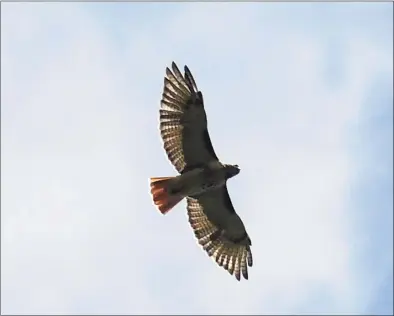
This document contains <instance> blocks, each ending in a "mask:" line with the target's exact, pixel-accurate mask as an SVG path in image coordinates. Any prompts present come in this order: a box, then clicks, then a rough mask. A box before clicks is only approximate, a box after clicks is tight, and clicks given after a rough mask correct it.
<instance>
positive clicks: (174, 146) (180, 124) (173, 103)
mask: <svg viewBox="0 0 394 316" xmlns="http://www.w3.org/2000/svg"><path fill="white" fill-rule="evenodd" d="M160 131H161V137H162V139H163V142H164V149H165V150H166V153H167V156H168V159H169V160H170V161H171V163H172V164H173V165H174V166H175V168H176V169H177V170H178V172H179V173H182V172H183V171H185V170H186V169H189V168H190V169H191V168H195V167H199V166H201V165H205V164H207V163H208V162H209V161H212V160H218V158H217V156H216V154H215V151H214V149H213V147H212V143H211V139H210V137H209V133H208V129H207V117H206V114H205V110H204V101H203V97H202V93H201V92H200V91H198V89H197V85H196V82H195V81H194V78H193V76H192V74H191V73H190V70H189V68H188V67H187V66H185V75H184V76H183V75H182V74H181V72H180V71H179V69H178V67H177V66H176V64H175V63H174V62H173V63H172V71H171V70H170V69H169V68H166V77H165V78H164V90H163V96H162V100H161V109H160Z"/></svg>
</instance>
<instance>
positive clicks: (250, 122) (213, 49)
mask: <svg viewBox="0 0 394 316" xmlns="http://www.w3.org/2000/svg"><path fill="white" fill-rule="evenodd" d="M129 5H131V4H129ZM88 8H92V7H89V6H81V5H77V4H73V5H71V4H45V5H34V6H33V5H31V4H30V5H29V4H18V5H16V4H12V5H4V6H3V12H2V48H3V55H2V78H3V80H2V84H3V82H6V83H4V86H3V87H2V90H3V91H2V104H3V107H2V134H3V137H2V153H3V155H2V202H1V203H2V258H3V260H2V302H3V304H2V312H3V313H90V314H92V313H101V314H102V313H123V314H125V313H129V314H130V313H143V314H147V313H177V314H180V313H285V312H287V313H296V312H297V311H301V310H303V311H305V310H306V311H308V312H309V313H313V312H337V313H341V312H342V313H344V312H352V313H357V312H360V310H361V309H362V306H361V305H360V303H359V302H358V300H357V298H358V296H359V295H360V293H363V289H360V288H356V285H357V284H356V283H357V282H355V281H354V278H355V275H354V273H353V272H352V271H353V268H354V267H353V266H352V264H353V263H352V261H351V258H350V255H351V249H350V248H351V247H352V244H351V242H352V238H354V236H352V235H351V232H352V229H351V228H352V227H351V225H352V223H351V219H350V218H349V213H348V210H347V208H346V207H347V205H346V189H347V186H348V185H349V183H350V182H349V181H350V176H349V174H350V173H351V171H352V162H351V160H350V159H351V157H350V156H349V152H348V149H347V147H346V146H347V137H348V126H349V122H351V121H352V120H356V119H357V115H358V113H359V110H360V107H361V105H362V102H363V98H364V91H365V89H366V87H367V86H368V85H369V82H370V80H371V78H373V77H374V76H375V75H376V74H377V73H378V72H379V71H382V70H385V69H390V68H389V67H390V66H391V67H392V64H390V62H388V63H387V62H386V61H387V60H391V59H389V58H388V57H387V56H386V55H385V54H384V53H381V52H379V51H377V50H376V49H374V47H373V46H372V45H370V43H369V42H368V41H369V39H357V38H356V39H355V40H354V41H352V42H349V44H348V46H347V47H348V50H345V53H344V54H345V57H344V58H345V60H346V62H345V63H344V64H345V65H346V69H345V70H344V72H345V78H346V80H344V82H343V85H342V86H340V87H338V88H337V89H334V90H333V89H332V88H330V87H328V86H327V85H326V83H325V81H324V78H323V76H322V72H323V68H324V62H325V61H324V45H323V39H322V38H321V37H318V36H313V32H311V33H305V34H303V33H300V30H294V31H292V26H291V24H290V23H289V24H286V23H284V22H283V21H282V22H280V23H279V22H275V16H272V17H270V14H268V13H267V12H264V17H265V19H266V20H265V22H261V21H260V18H261V16H259V14H257V13H256V12H257V11H256V10H255V9H256V6H254V7H250V8H251V9H249V8H248V7H246V6H244V7H243V8H242V9H239V8H240V7H239V6H235V5H230V4H227V5H226V6H224V5H222V6H219V5H210V6H208V5H206V6H202V5H201V6H199V5H197V4H194V5H187V6H186V5H184V6H181V7H180V8H182V9H183V10H180V11H178V13H179V14H178V15H177V14H176V13H175V14H174V16H166V17H159V16H157V18H159V19H160V18H161V19H165V20H166V21H167V22H168V23H166V24H164V25H163V26H162V25H161V24H160V23H158V22H156V24H154V27H149V26H145V27H144V29H143V31H138V30H136V29H133V28H132V27H131V26H128V25H127V23H129V22H127V23H126V24H123V25H122V24H121V22H119V25H122V27H123V30H127V32H130V38H125V39H124V40H125V41H126V39H129V41H130V44H129V45H125V47H124V50H122V51H121V50H119V48H118V47H117V46H116V45H115V44H114V39H112V38H111V36H110V34H111V33H110V31H109V30H105V29H104V27H103V26H102V25H101V24H99V22H100V21H98V20H95V19H94V16H93V15H91V14H89V13H88ZM219 8H220V12H221V14H220V15H219V16H217V15H215V14H214V12H219V11H218V10H219ZM222 8H223V9H222ZM267 8H268V7H267ZM270 10H272V8H271V9H270ZM271 12H275V11H271ZM155 16H156V15H152V16H150V18H151V19H152V20H155ZM193 16H194V18H193ZM202 21H203V22H204V23H202ZM122 23H123V22H122ZM130 23H132V22H130ZM260 23H262V24H263V27H264V26H266V27H267V28H264V29H268V30H270V32H268V31H265V32H264V31H261V30H260V28H257V26H259V25H260ZM119 25H118V26H119ZM130 25H131V24H130ZM185 25H187V26H188V27H187V28H186V29H185ZM157 27H160V33H159V34H157V33H156V31H158V30H159V29H158V28H157ZM124 32H125V33H126V31H124ZM356 35H360V34H356ZM123 36H124V34H123ZM359 51H363V54H362V55H361V54H358V52H359ZM172 59H174V60H176V61H177V62H178V63H179V64H182V63H188V65H189V66H190V68H191V69H192V71H193V72H194V73H195V76H196V78H197V81H198V82H197V83H198V85H199V87H200V88H201V89H203V92H204V97H205V100H206V103H207V105H206V107H207V111H208V114H209V120H210V133H211V137H212V139H213V143H214V146H215V148H216V150H217V153H218V155H219V156H220V157H223V160H224V161H228V160H230V161H229V162H234V163H239V164H240V165H241V168H242V172H241V174H240V176H239V177H237V178H236V179H234V180H231V182H230V184H229V188H230V191H231V192H230V193H231V196H232V198H233V203H234V206H235V207H236V209H237V210H238V212H239V214H240V215H241V217H242V218H243V220H244V222H245V224H246V226H247V228H248V230H249V233H250V235H251V237H252V242H253V254H254V258H255V266H254V267H253V268H252V269H251V272H250V280H249V281H248V282H241V283H237V282H235V281H234V279H233V278H232V277H230V276H229V275H228V274H227V273H226V272H224V271H221V270H220V269H219V268H217V267H216V266H215V264H214V263H213V262H211V260H209V259H208V258H207V257H206V255H205V254H204V253H203V252H202V251H201V249H199V246H198V245H197V243H196V242H195V240H194V237H193V234H192V231H191V229H190V228H189V227H188V223H187V221H186V216H185V213H184V212H185V211H184V210H183V206H182V207H178V208H177V209H176V210H174V211H173V212H172V213H171V214H168V215H167V216H165V217H162V216H160V215H159V214H158V212H157V211H156V210H155V209H154V207H153V206H151V197H150V196H149V190H148V186H147V178H148V177H149V176H160V175H167V174H175V173H174V172H173V171H172V167H171V166H170V165H169V163H168V162H167V161H166V158H165V156H164V153H163V149H162V148H161V143H160V140H159V134H158V131H157V129H156V126H157V115H158V113H157V112H158V100H159V98H160V90H161V85H162V80H163V79H162V77H163V75H164V67H165V66H167V65H168V64H169V63H170V61H171V60H172ZM230 65H231V67H232V69H230V70H229V69H228V67H230ZM228 109H229V111H228V112H227V110H228ZM224 111H226V116H225V117H226V119H228V122H227V123H226V124H224V123H223V122H222V120H223V113H224ZM229 126H231V127H232V128H229ZM234 144H235V145H234ZM355 284H356V285H355ZM316 293H319V294H316ZM316 296H317V297H316ZM311 297H312V298H313V299H314V300H317V301H319V300H321V302H322V303H321V304H317V303H316V302H312V301H311ZM21 302H23V303H21ZM314 304H315V305H314ZM308 306H309V308H308ZM322 306H324V307H322ZM322 308H325V309H326V310H322ZM327 309H328V310H327Z"/></svg>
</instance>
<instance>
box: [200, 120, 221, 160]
mask: <svg viewBox="0 0 394 316" xmlns="http://www.w3.org/2000/svg"><path fill="white" fill-rule="evenodd" d="M202 138H203V141H204V145H205V148H206V149H207V150H208V152H209V153H210V154H211V156H212V157H214V158H215V159H216V160H218V157H217V156H216V154H215V150H214V149H213V146H212V142H211V138H210V137H209V133H208V129H206V128H205V129H204V131H203V133H202Z"/></svg>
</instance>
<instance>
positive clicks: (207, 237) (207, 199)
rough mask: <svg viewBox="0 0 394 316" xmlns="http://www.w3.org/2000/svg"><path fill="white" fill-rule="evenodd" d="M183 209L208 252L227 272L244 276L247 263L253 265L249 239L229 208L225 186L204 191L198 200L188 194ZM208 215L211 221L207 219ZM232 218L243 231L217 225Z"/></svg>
mask: <svg viewBox="0 0 394 316" xmlns="http://www.w3.org/2000/svg"><path fill="white" fill-rule="evenodd" d="M187 212H188V216H189V222H190V225H191V226H192V228H193V230H194V234H195V236H196V238H197V239H198V242H199V244H200V245H201V246H202V247H203V249H204V250H205V251H206V252H207V253H208V255H209V256H211V257H213V259H214V260H215V261H216V263H217V264H218V265H219V266H221V267H223V268H224V269H226V270H227V271H228V272H229V273H230V274H231V275H233V274H235V277H236V278H237V280H238V281H239V280H240V279H241V273H242V275H243V277H244V278H245V279H248V266H249V267H251V266H252V265H253V258H252V252H251V249H250V246H251V242H250V238H249V236H248V234H247V233H246V231H245V229H244V226H243V224H242V221H241V219H240V218H239V217H238V215H237V214H236V213H235V211H234V209H233V207H232V204H231V200H230V197H229V195H228V192H227V188H226V186H224V187H223V188H221V189H217V190H213V191H210V192H209V193H204V194H203V195H201V196H200V197H199V198H198V199H195V198H191V197H188V198H187ZM207 214H208V215H207ZM208 216H209V217H211V218H212V220H209V219H208ZM234 220H235V221H238V220H239V221H240V225H238V226H242V227H243V230H242V229H236V230H234V231H231V229H229V230H228V229H227V230H226V231H225V232H223V230H222V229H221V228H220V227H221V226H222V227H224V225H226V224H225V223H226V222H228V221H234ZM214 222H216V224H214ZM230 225H231V224H230ZM226 226H227V227H228V226H229V225H226Z"/></svg>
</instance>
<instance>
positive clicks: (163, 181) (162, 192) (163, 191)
mask: <svg viewBox="0 0 394 316" xmlns="http://www.w3.org/2000/svg"><path fill="white" fill-rule="evenodd" d="M173 178H174V177H157V178H150V187H151V190H150V192H151V193H152V196H153V203H155V205H157V207H158V209H159V211H160V212H161V213H162V214H166V213H167V212H169V211H170V210H171V209H172V208H173V207H174V206H175V205H177V204H178V203H179V202H180V201H182V199H183V196H179V195H171V194H169V193H168V190H167V188H168V184H169V182H170V180H171V179H173Z"/></svg>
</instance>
